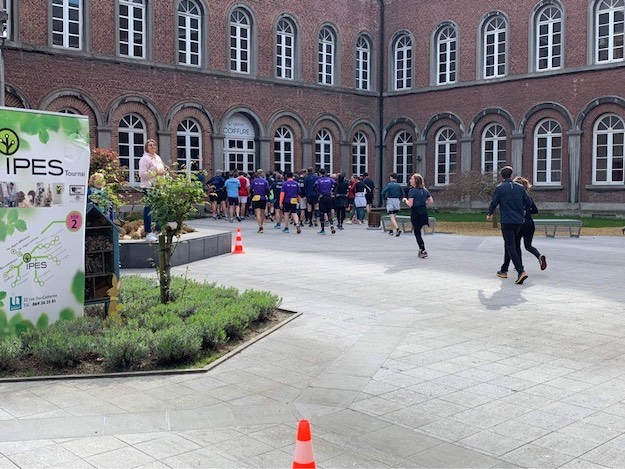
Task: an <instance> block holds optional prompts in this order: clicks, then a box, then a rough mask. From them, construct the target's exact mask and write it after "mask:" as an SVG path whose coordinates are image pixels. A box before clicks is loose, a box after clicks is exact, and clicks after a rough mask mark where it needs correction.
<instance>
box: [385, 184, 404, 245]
mask: <svg viewBox="0 0 625 469" xmlns="http://www.w3.org/2000/svg"><path fill="white" fill-rule="evenodd" d="M389 179H390V181H389V182H388V183H387V184H386V186H384V188H383V189H382V193H381V196H382V197H383V198H384V197H385V196H386V211H387V212H388V217H389V219H390V221H391V226H392V227H393V228H395V230H396V234H395V236H399V235H401V231H400V229H399V225H398V224H397V214H398V213H399V209H400V208H401V207H400V199H401V198H402V197H403V195H404V190H403V189H402V187H401V185H399V183H398V182H397V173H391V175H390V176H389ZM388 234H389V235H391V236H393V230H392V229H391V231H389V232H388Z"/></svg>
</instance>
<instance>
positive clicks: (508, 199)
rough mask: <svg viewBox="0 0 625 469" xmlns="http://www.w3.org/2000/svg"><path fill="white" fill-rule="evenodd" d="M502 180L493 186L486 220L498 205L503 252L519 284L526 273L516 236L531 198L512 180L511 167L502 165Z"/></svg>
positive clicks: (523, 188)
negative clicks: (493, 189) (493, 190)
mask: <svg viewBox="0 0 625 469" xmlns="http://www.w3.org/2000/svg"><path fill="white" fill-rule="evenodd" d="M499 174H500V175H501V178H502V179H503V181H502V182H501V183H499V185H498V186H497V187H496V188H495V192H494V193H493V199H492V200H491V202H490V205H489V206H488V215H486V220H487V221H491V220H492V218H493V213H495V209H496V208H497V206H499V212H500V214H501V235H502V236H503V241H504V247H505V253H506V254H507V255H508V256H510V259H511V260H512V263H513V264H514V268H515V269H516V271H517V273H518V276H517V279H516V281H515V283H516V284H517V285H521V284H522V283H523V282H525V280H526V279H527V277H528V275H527V273H525V270H524V269H523V262H522V261H521V251H520V249H519V248H518V247H517V241H516V240H517V237H518V235H519V232H520V231H521V227H522V226H523V223H524V222H525V212H526V211H529V209H530V207H531V206H532V199H530V196H529V195H528V194H527V191H526V190H525V187H523V186H522V185H521V184H519V183H516V182H514V181H513V180H512V167H510V166H504V167H503V168H501V171H500V172H499ZM497 275H498V276H499V277H502V278H507V277H508V275H507V274H506V275H505V276H503V275H501V271H499V272H497Z"/></svg>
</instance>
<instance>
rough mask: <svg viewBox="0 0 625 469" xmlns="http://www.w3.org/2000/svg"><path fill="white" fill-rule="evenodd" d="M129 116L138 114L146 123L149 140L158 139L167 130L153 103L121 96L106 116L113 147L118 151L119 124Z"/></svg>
mask: <svg viewBox="0 0 625 469" xmlns="http://www.w3.org/2000/svg"><path fill="white" fill-rule="evenodd" d="M127 114H137V115H138V116H140V117H141V118H142V119H143V120H144V121H145V124H146V135H147V138H154V139H157V135H158V134H159V133H160V132H163V131H165V130H166V128H165V127H164V125H163V119H162V117H161V115H160V113H159V112H158V110H157V109H156V106H154V104H153V103H152V102H151V101H149V100H148V99H146V98H142V97H138V96H121V97H119V98H117V99H116V100H115V101H113V102H112V103H111V106H110V108H109V111H108V113H107V116H106V124H107V125H108V126H109V127H110V129H111V147H112V148H113V149H115V150H116V151H118V149H119V122H120V120H121V119H122V118H123V117H124V116H125V115H127Z"/></svg>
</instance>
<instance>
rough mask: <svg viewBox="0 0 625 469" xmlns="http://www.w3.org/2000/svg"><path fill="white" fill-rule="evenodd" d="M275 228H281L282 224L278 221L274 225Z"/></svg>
mask: <svg viewBox="0 0 625 469" xmlns="http://www.w3.org/2000/svg"><path fill="white" fill-rule="evenodd" d="M274 228H275V229H276V230H279V229H280V228H282V226H281V225H280V223H276V224H275V225H274Z"/></svg>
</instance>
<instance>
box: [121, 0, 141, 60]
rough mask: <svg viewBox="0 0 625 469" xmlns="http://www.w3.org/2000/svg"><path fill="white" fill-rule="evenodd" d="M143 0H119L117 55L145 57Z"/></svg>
mask: <svg viewBox="0 0 625 469" xmlns="http://www.w3.org/2000/svg"><path fill="white" fill-rule="evenodd" d="M145 8H146V7H145V2H144V0H119V55H123V56H126V57H133V58H136V59H145V58H146V54H145V35H146V30H145V24H146V20H145V17H146V13H145Z"/></svg>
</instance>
